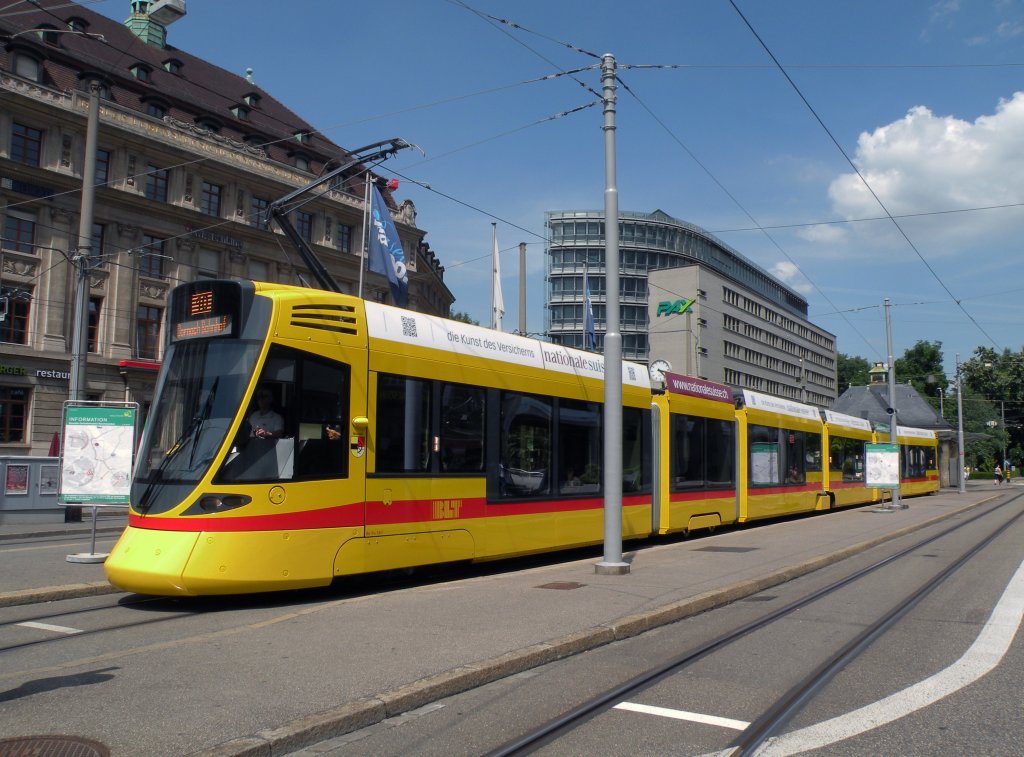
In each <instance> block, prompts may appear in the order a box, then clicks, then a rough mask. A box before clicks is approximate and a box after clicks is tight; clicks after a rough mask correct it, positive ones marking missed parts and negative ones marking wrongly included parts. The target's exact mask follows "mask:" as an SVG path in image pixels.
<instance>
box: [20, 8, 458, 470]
mask: <svg viewBox="0 0 1024 757" xmlns="http://www.w3.org/2000/svg"><path fill="white" fill-rule="evenodd" d="M8 5H10V3H8ZM201 7H202V4H200V12H199V15H201V13H202V11H201ZM184 9H185V3H184V2H180V1H179V2H168V1H165V2H159V3H153V2H148V1H147V0H133V1H132V2H131V3H129V2H127V0H125V10H126V11H128V18H127V20H126V21H125V22H124V23H120V22H118V21H116V20H114V19H111V18H108V17H106V16H104V15H101V14H98V13H95V12H94V11H92V10H89V9H88V8H86V7H84V6H83V5H76V4H74V3H71V2H65V1H63V0H61V1H58V0H39V2H32V3H24V4H22V5H21V6H20V7H19V9H18V10H17V12H10V13H5V14H4V15H3V16H0V37H2V38H4V39H5V40H6V42H5V44H3V45H0V95H2V97H3V108H0V230H2V243H0V311H2V313H0V454H13V455H38V454H44V453H46V452H47V450H48V449H49V447H50V442H51V439H52V437H53V435H54V432H55V431H57V430H58V429H59V428H60V422H61V408H62V403H63V402H64V401H65V400H66V399H68V394H69V353H70V352H71V350H72V338H71V336H70V335H71V334H72V333H73V330H74V329H73V325H74V324H75V323H76V321H77V322H81V319H82V318H83V317H85V316H83V314H82V313H76V312H74V311H75V308H74V307H72V304H73V303H75V301H76V297H75V295H76V267H77V265H76V260H78V258H76V256H77V255H78V253H79V248H80V245H79V227H80V213H81V206H82V183H83V173H84V166H85V163H86V134H87V117H88V115H89V111H90V91H96V92H97V93H98V95H99V98H100V99H99V109H98V111H99V112H98V124H99V127H98V139H97V147H96V153H95V155H94V156H92V157H94V158H95V161H96V163H95V165H96V186H95V192H94V194H95V203H94V209H93V213H92V225H91V240H90V241H91V246H90V247H89V249H88V250H87V251H86V252H87V254H86V253H83V254H86V259H87V260H88V263H87V268H88V276H87V280H88V287H89V291H88V297H87V299H88V315H87V318H88V360H87V364H88V368H87V370H86V371H85V374H86V381H85V387H84V393H85V395H86V396H85V397H84V399H89V400H102V401H125V400H128V401H135V402H138V403H139V404H140V406H141V407H142V412H143V415H144V414H145V412H146V407H147V404H148V401H149V398H150V396H151V395H152V390H153V383H154V379H155V372H156V369H157V367H159V364H160V360H161V350H162V346H163V343H164V336H165V335H164V334H163V321H164V312H165V309H166V302H167V293H168V291H169V290H170V289H171V287H173V286H174V285H176V284H178V283H180V282H185V281H193V280H196V279H202V278H248V279H258V280H263V281H272V282H280V283H287V284H296V285H301V284H303V283H305V282H313V281H315V278H314V277H313V276H311V275H310V273H309V271H308V270H307V269H306V267H305V265H304V264H303V262H302V259H301V258H300V256H299V255H298V253H297V252H296V251H295V249H294V248H293V247H292V246H291V245H290V243H289V242H288V240H287V239H286V238H285V237H284V236H283V234H282V233H281V231H280V229H278V228H277V225H276V224H271V223H270V222H269V221H268V219H267V214H266V211H267V208H268V206H269V205H270V204H271V203H272V202H273V201H274V200H277V199H278V198H281V197H284V196H285V195H287V194H289V193H290V192H292V191H293V190H295V189H297V188H299V187H303V186H305V185H307V184H309V183H311V182H313V181H314V179H315V178H316V177H317V176H319V175H321V173H322V172H324V171H325V170H326V169H328V168H329V167H332V166H333V165H336V164H337V162H338V161H344V160H345V159H346V158H347V157H348V153H347V152H346V151H345V149H344V148H342V147H340V146H338V145H336V144H334V143H333V142H331V141H330V140H329V139H327V138H326V137H325V136H324V135H323V134H322V133H321V132H319V131H317V130H316V129H315V128H314V127H313V126H312V125H311V124H309V123H307V122H305V121H304V120H303V119H301V118H300V117H299V116H297V115H296V114H295V113H294V112H293V111H292V110H291V109H289V108H288V107H286V106H285V105H284V104H283V103H281V102H280V101H278V100H277V99H275V98H274V97H273V96H272V95H271V93H269V92H267V91H266V90H264V89H262V88H261V87H260V86H259V84H258V83H257V82H256V80H255V78H254V77H253V72H252V70H251V69H250V70H248V71H247V72H246V74H244V75H243V74H238V73H232V72H230V71H226V70H224V69H222V68H220V67H219V66H216V65H214V64H212V63H210V62H208V61H206V60H203V59H202V58H199V57H197V56H194V55H191V54H189V53H188V52H186V51H184V50H181V49H178V48H176V47H173V46H171V45H170V44H169V43H168V36H173V29H168V28H167V27H168V26H169V25H170V24H171V23H180V24H187V23H202V19H201V18H194V19H193V18H188V19H182V18H181V16H183V15H184V12H185V11H184ZM366 170H367V168H366V167H365V166H355V167H353V168H352V169H351V171H350V172H348V173H346V174H345V175H343V176H339V177H336V178H335V179H333V180H332V182H331V184H330V186H320V187H318V188H316V190H315V191H313V192H311V193H310V195H309V196H308V197H306V198H304V201H303V203H302V206H301V207H299V208H296V209H295V211H294V212H293V214H292V215H291V220H292V222H293V224H294V226H295V227H296V228H297V229H298V232H299V234H300V235H301V236H302V238H303V239H304V240H305V241H306V242H307V243H308V244H309V245H310V246H311V247H312V248H313V249H314V250H315V252H316V253H317V256H318V257H319V258H320V260H321V262H322V263H323V264H324V266H325V267H326V269H327V270H328V271H329V272H330V274H331V276H332V277H333V278H334V279H335V280H336V281H337V282H338V285H339V287H340V288H341V289H342V290H343V291H345V292H347V293H352V294H355V293H357V292H358V290H359V282H360V281H361V280H362V278H361V276H360V269H361V266H362V265H363V261H364V259H365V258H364V256H363V254H362V250H363V245H362V240H363V239H364V238H365V232H364V223H363V218H364V215H365V210H366V203H365V201H364V197H365V193H364V185H365V183H364V176H365V172H366ZM383 194H384V196H385V201H386V203H387V204H388V207H389V209H390V211H391V213H392V216H393V217H394V220H395V224H396V226H397V229H398V234H399V237H400V239H401V242H402V246H403V249H404V251H405V254H406V260H407V263H408V271H409V279H410V282H409V307H410V308H411V309H413V310H418V311H420V312H425V313H431V314H434V315H442V316H443V315H448V314H449V311H450V307H451V304H452V302H453V301H454V297H453V296H452V293H451V291H450V290H449V289H448V288H447V286H446V285H445V283H444V267H443V266H441V265H440V262H439V260H438V258H437V256H436V255H435V253H434V252H433V251H432V250H431V249H430V247H429V245H428V244H427V243H426V242H425V240H424V237H425V235H426V232H425V231H424V230H422V229H420V228H419V227H418V226H417V224H416V210H415V207H414V206H413V204H412V202H411V200H404V201H403V200H399V199H397V198H396V197H395V196H394V193H393V192H391V191H390V190H389V189H388V188H387V187H385V188H384V189H383ZM388 291H389V287H388V283H387V280H386V279H385V278H384V277H383V276H379V275H377V274H372V275H367V276H366V277H365V282H364V286H363V291H362V293H363V296H364V297H366V298H367V299H371V300H381V301H387V297H388Z"/></svg>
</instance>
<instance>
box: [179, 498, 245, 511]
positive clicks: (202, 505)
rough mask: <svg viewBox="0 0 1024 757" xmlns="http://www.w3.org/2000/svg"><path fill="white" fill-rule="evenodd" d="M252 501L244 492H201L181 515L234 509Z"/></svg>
mask: <svg viewBox="0 0 1024 757" xmlns="http://www.w3.org/2000/svg"><path fill="white" fill-rule="evenodd" d="M250 502H252V497H249V496H246V495H245V494H203V495H202V496H201V497H199V499H197V500H196V501H195V502H193V503H192V505H191V506H190V507H189V508H188V509H187V510H186V511H185V512H184V513H182V515H208V514H210V513H222V512H225V511H227V510H234V509H236V508H238V507H243V506H245V505H248V504H249V503H250Z"/></svg>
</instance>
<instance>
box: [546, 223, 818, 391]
mask: <svg viewBox="0 0 1024 757" xmlns="http://www.w3.org/2000/svg"><path fill="white" fill-rule="evenodd" d="M545 224H546V228H547V232H548V239H549V242H548V247H547V256H546V274H547V276H546V281H547V287H546V293H545V297H546V302H545V305H546V310H547V312H546V319H547V320H546V323H545V327H546V331H547V336H548V338H549V339H550V340H551V341H552V342H556V343H559V344H565V345H568V346H572V347H577V348H581V349H583V348H584V344H585V333H584V324H585V316H586V313H585V307H586V305H585V303H586V293H585V290H584V277H586V280H587V288H589V290H590V295H591V302H592V305H593V311H594V324H595V332H596V333H595V335H596V341H597V351H598V352H601V351H602V350H603V344H604V331H605V312H606V310H605V303H606V301H607V292H606V289H605V267H604V254H605V224H604V211H594V210H562V211H548V212H547V213H546V214H545ZM619 254H620V274H619V276H620V300H619V302H620V322H619V331H620V333H621V334H622V356H623V358H625V359H628V360H635V361H639V362H645V363H646V362H650V361H651V360H654V359H658V358H662V357H665V356H664V355H662V354H654V351H655V350H654V346H655V345H654V342H656V341H657V340H658V335H659V332H660V333H662V334H665V333H667V332H672V333H675V332H680V333H681V332H689V336H688V337H686V341H687V347H686V349H687V353H686V355H682V354H681V355H680V356H679V362H680V363H681V364H680V365H678V366H676V367H675V370H677V371H678V372H683V371H686V370H687V368H686V366H689V372H691V373H694V374H697V373H699V374H700V375H703V376H705V377H706V378H710V379H712V380H716V381H722V382H723V383H727V384H730V385H732V386H735V387H737V388H758V389H760V390H761V391H766V390H768V388H769V387H770V388H772V389H774V390H775V392H776V393H778V394H781V395H782V396H792V397H793V398H794V399H800V398H803V399H806V400H808V401H811V402H814V403H815V404H822V405H827V404H828V402H829V400H830V399H834V397H835V385H834V382H835V339H834V337H833V336H832V335H831V334H829V333H828V332H825V331H824V330H822V329H819V328H817V327H815V326H814V325H813V324H810V323H809V322H808V321H807V312H808V306H807V300H806V299H804V297H802V296H801V295H800V294H799V293H797V292H796V291H795V290H793V289H791V288H790V287H788V286H786V285H785V284H783V283H782V282H781V281H779V280H778V279H776V278H774V277H773V276H772V275H771V274H769V273H768V272H767V271H765V270H764V269H762V268H761V267H760V266H758V265H757V264H755V263H753V262H752V261H750V260H748V259H747V258H745V257H744V256H743V255H742V254H741V253H740V252H738V251H737V250H735V249H733V248H732V247H730V246H729V245H727V244H725V243H724V242H722V241H721V240H720V239H716V238H715V237H714V236H713V235H712V234H711V233H709V232H707V231H705V230H704V229H701V228H700V227H698V226H695V225H693V224H690V223H687V222H686V221H681V220H679V219H677V218H673V217H671V216H669V215H668V214H666V213H664V212H663V211H660V210H656V211H654V212H653V213H635V212H622V211H620V213H619ZM694 266H696V268H694V275H693V276H689V277H684V278H682V279H679V278H678V277H674V278H673V277H668V278H666V277H665V276H663V275H661V273H659V274H657V275H655V276H654V279H653V281H652V278H651V273H652V272H655V271H658V272H667V271H669V270H671V269H681V268H689V267H694ZM698 270H700V271H703V272H704V274H703V276H701V275H700V274H697V273H696V272H697V271H698ZM665 281H678V282H684V281H685V282H687V283H686V284H682V283H680V285H681V286H683V287H684V288H688V287H689V288H692V289H693V291H689V289H687V291H685V292H684V291H669V290H668V289H665V286H664V284H662V283H654V282H665ZM701 282H707V283H701ZM691 285H692V286H691ZM670 288H671V287H670ZM663 290H664V291H663ZM691 298H692V299H693V301H694V302H693V304H692V306H691V307H690V308H688V309H687V313H688V314H687V315H686V318H685V319H684V321H682V322H681V325H679V326H676V327H674V328H673V329H666V328H665V326H666V325H667V320H668V319H667V318H665V319H660V318H659V321H665V323H661V322H659V323H658V324H652V319H654V318H656V317H657V316H658V314H659V311H658V307H657V306H658V304H659V303H660V302H662V301H667V302H670V303H673V302H674V303H678V302H684V303H685V302H686V301H687V300H689V299H691ZM751 303H753V304H754V305H756V307H754V305H752V304H751ZM666 315H670V314H666ZM679 315H680V316H682V315H683V313H682V312H680V313H679ZM654 326H657V328H654ZM680 339H682V337H680ZM664 345H665V340H664V339H662V341H661V344H660V345H659V346H658V350H663V349H664ZM677 346H678V345H674V344H673V345H672V350H675V348H676V347H677ZM698 365H699V366H700V369H699V370H697V368H696V367H697V366H698ZM810 366H814V374H813V375H811V374H809V367H810ZM808 379H810V383H812V384H813V385H814V390H813V391H809V389H810V387H809V386H807V382H808Z"/></svg>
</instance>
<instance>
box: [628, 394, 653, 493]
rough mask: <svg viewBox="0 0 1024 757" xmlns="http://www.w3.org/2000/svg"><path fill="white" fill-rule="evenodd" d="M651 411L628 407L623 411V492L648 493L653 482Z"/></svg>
mask: <svg viewBox="0 0 1024 757" xmlns="http://www.w3.org/2000/svg"><path fill="white" fill-rule="evenodd" d="M650 438H651V411H650V410H640V409H638V408H635V407H627V408H623V410H622V491H623V492H638V491H647V490H648V489H649V487H650V480H651V459H650V458H651V456H650V450H649V449H648V448H647V447H646V446H645V444H646V440H647V439H650Z"/></svg>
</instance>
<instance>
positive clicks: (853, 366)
mask: <svg viewBox="0 0 1024 757" xmlns="http://www.w3.org/2000/svg"><path fill="white" fill-rule="evenodd" d="M869 370H871V363H869V362H868V361H867V360H865V359H864V358H862V357H854V356H851V355H844V354H843V353H842V352H840V353H838V354H837V355H836V387H837V388H838V389H839V394H842V393H843V392H845V391H846V390H847V389H849V388H850V387H851V386H867V385H868V384H869V383H870V382H871V376H870V375H868V371H869Z"/></svg>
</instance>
